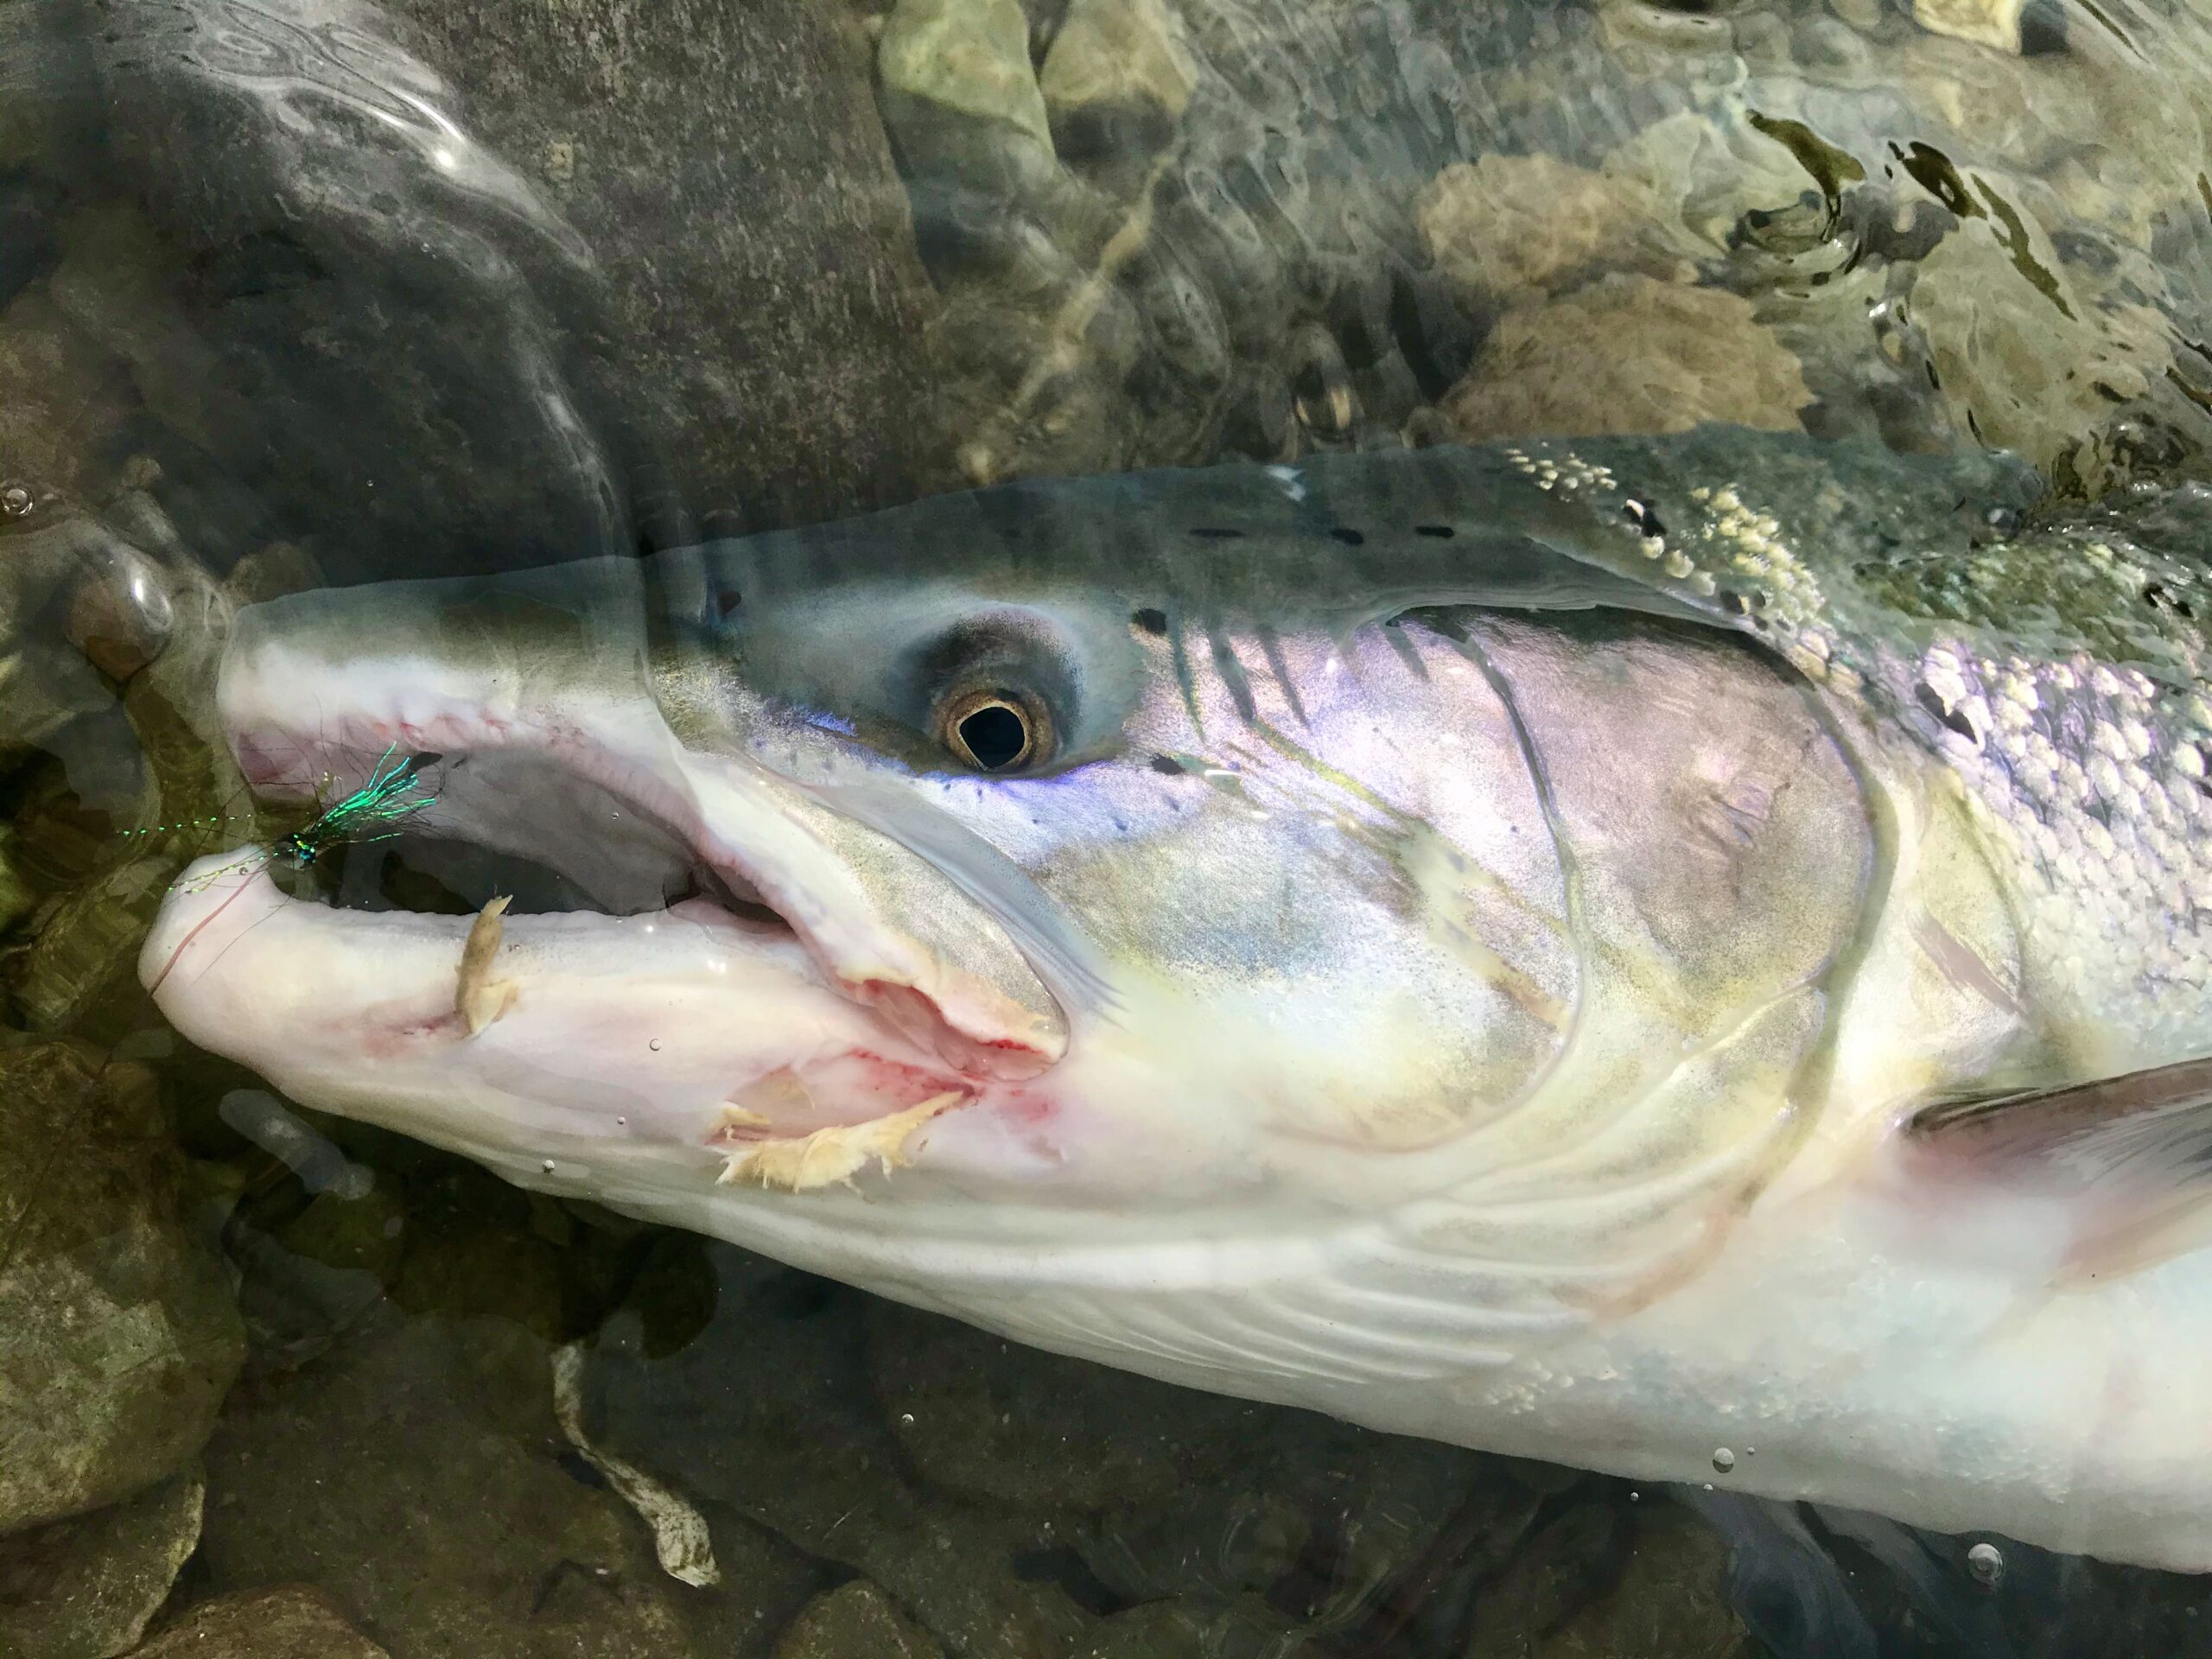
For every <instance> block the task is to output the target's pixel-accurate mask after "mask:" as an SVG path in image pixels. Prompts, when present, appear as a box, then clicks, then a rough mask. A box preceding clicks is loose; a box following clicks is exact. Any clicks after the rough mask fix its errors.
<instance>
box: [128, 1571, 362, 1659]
mask: <svg viewBox="0 0 2212 1659" xmlns="http://www.w3.org/2000/svg"><path fill="white" fill-rule="evenodd" d="M130 1659H391V1656H390V1655H389V1654H387V1653H386V1652H385V1650H384V1649H382V1648H380V1647H378V1645H377V1644H376V1643H373V1642H372V1641H370V1640H369V1638H368V1637H365V1636H363V1635H362V1634H361V1633H360V1632H359V1630H355V1629H353V1626H352V1625H350V1624H347V1623H346V1620H345V1619H344V1618H341V1617H340V1614H339V1612H338V1610H337V1609H336V1608H334V1607H333V1606H332V1605H330V1603H329V1601H328V1600H327V1599H326V1598H324V1597H323V1596H321V1595H319V1594H317V1593H316V1592H314V1591H312V1590H307V1589H302V1588H299V1587H296V1586H284V1587H283V1588H280V1589H275V1590H253V1591H246V1592H243V1593H240V1594H238V1595H230V1596H219V1597H217V1598H216V1599H214V1600H213V1601H203V1602H201V1603H200V1605H198V1606H196V1607H194V1608H192V1609H190V1610H189V1611H187V1612H185V1613H184V1614H183V1615H182V1616H181V1617H180V1618H175V1619H173V1620H171V1621H169V1622H168V1624H165V1625H164V1626H163V1627H162V1629H161V1630H159V1631H157V1632H156V1634H155V1635H153V1636H152V1637H149V1638H148V1639H147V1640H146V1641H145V1642H144V1643H142V1644H141V1645H140V1646H138V1647H137V1648H134V1649H131V1653H130Z"/></svg>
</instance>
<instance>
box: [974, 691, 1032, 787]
mask: <svg viewBox="0 0 2212 1659" xmlns="http://www.w3.org/2000/svg"><path fill="white" fill-rule="evenodd" d="M960 741H962V742H963V743H965V744H966V745H967V746H968V753H970V754H972V755H974V756H975V757H976V765H977V766H981V767H982V769H983V770H984V771H985V772H996V771H997V770H998V769H999V768H1000V767H1001V766H1012V765H1013V764H1014V762H1015V761H1016V760H1020V758H1021V752H1022V750H1024V749H1026V748H1027V747H1029V725H1028V722H1027V721H1025V720H1023V719H1022V717H1021V716H1020V715H1019V714H1017V713H1015V712H1014V710H1013V709H1009V708H1007V706H1006V705H1005V704H1004V703H1002V702H994V703H988V704H986V705H985V706H984V707H982V708H981V709H977V710H976V712H975V713H974V714H972V715H969V716H968V717H967V719H965V720H963V721H961V722H960Z"/></svg>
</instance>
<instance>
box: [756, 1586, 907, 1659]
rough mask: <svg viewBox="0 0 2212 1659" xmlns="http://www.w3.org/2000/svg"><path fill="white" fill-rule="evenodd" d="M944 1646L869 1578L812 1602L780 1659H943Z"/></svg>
mask: <svg viewBox="0 0 2212 1659" xmlns="http://www.w3.org/2000/svg"><path fill="white" fill-rule="evenodd" d="M776 1659H944V1649H942V1648H940V1647H938V1644H937V1643H935V1642H933V1641H931V1639H930V1637H929V1633H928V1632H927V1631H925V1630H923V1629H922V1628H921V1627H920V1626H919V1625H918V1624H915V1623H914V1622H913V1621H912V1619H910V1618H907V1617H906V1615H905V1614H904V1613H902V1612H900V1611H899V1609H898V1608H897V1607H896V1606H894V1605H893V1604H892V1600H891V1598H890V1597H888V1596H887V1595H885V1594H884V1593H883V1592H882V1591H880V1590H879V1589H877V1588H876V1587H875V1586H874V1585H872V1584H870V1583H869V1582H868V1580H866V1579H855V1580H852V1582H851V1583H849V1584H842V1585H839V1586H837V1588H836V1589H835V1590H832V1591H830V1592H829V1594H827V1595H823V1596H817V1597H816V1598H815V1599H813V1600H812V1601H810V1602H809V1603H807V1605H805V1607H804V1608H803V1609H802V1610H801V1611H800V1612H799V1616H798V1618H795V1619H793V1620H792V1621H791V1628H790V1629H788V1630H785V1632H784V1634H783V1637H782V1639H781V1640H780V1641H779V1642H778V1643H776Z"/></svg>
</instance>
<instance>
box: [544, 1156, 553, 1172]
mask: <svg viewBox="0 0 2212 1659" xmlns="http://www.w3.org/2000/svg"><path fill="white" fill-rule="evenodd" d="M545 1173H547V1174H548V1175H550V1174H551V1173H553V1160H551V1159H550V1158H548V1159H547V1160H545Z"/></svg>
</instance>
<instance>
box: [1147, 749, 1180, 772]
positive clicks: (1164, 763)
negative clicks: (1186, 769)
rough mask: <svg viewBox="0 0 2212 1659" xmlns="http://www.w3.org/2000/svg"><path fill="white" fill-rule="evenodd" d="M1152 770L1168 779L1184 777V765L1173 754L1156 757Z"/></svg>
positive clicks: (1153, 759)
mask: <svg viewBox="0 0 2212 1659" xmlns="http://www.w3.org/2000/svg"><path fill="white" fill-rule="evenodd" d="M1152 769H1153V770H1154V772H1159V773H1160V774H1161V775H1163V776H1165V777H1168V778H1180V777H1181V776H1182V775H1183V763H1182V762H1181V761H1180V760H1177V759H1176V758H1175V757H1174V756H1173V755H1172V754H1155V755H1154V756H1153V757H1152Z"/></svg>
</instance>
